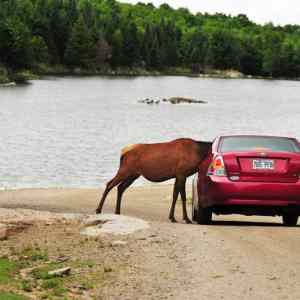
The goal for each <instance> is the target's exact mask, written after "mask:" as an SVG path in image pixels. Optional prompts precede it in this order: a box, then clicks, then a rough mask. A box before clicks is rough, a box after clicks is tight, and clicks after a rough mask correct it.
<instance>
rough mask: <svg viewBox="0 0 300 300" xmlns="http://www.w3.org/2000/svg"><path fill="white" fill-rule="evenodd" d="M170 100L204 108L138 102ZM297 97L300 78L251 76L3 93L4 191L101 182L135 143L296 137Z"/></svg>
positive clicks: (48, 83) (54, 83)
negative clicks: (123, 150) (196, 101)
mask: <svg viewBox="0 0 300 300" xmlns="http://www.w3.org/2000/svg"><path fill="white" fill-rule="evenodd" d="M172 96H183V97H192V98H196V99H200V100H205V101H207V102H208V104H201V105H198V104H180V105H172V104H165V103H164V104H159V105H146V104H140V103H138V102H137V101H138V100H140V99H143V98H147V97H148V98H162V97H172ZM299 98H300V82H296V81H271V80H246V79H244V80H228V79H227V80H226V79H200V78H186V77H137V78H126V77H84V78H81V77H75V78H72V77H64V78H47V79H44V80H39V81H33V82H32V83H31V84H30V85H23V86H17V87H12V88H1V89H0V107H1V108H0V188H2V189H5V188H24V187H99V186H103V185H104V183H105V182H106V181H107V180H108V179H110V178H111V177H112V176H113V175H114V173H115V171H116V170H117V168H118V164H119V154H120V149H121V148H122V147H123V146H125V145H127V144H132V143H141V142H160V141H168V140H172V139H175V138H178V137H191V138H195V139H198V140H212V139H213V138H214V137H215V136H217V135H220V134H232V133H258V134H262V133H264V134H274V135H289V136H296V137H300V99H299ZM144 183H145V181H139V182H138V184H144Z"/></svg>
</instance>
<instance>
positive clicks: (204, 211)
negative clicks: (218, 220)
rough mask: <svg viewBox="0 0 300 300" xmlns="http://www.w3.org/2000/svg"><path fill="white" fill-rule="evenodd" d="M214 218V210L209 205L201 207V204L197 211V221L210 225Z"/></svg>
mask: <svg viewBox="0 0 300 300" xmlns="http://www.w3.org/2000/svg"><path fill="white" fill-rule="evenodd" d="M211 220H212V210H211V208H209V207H205V208H204V207H201V206H200V205H199V207H198V211H197V222H198V224H202V225H208V224H210V223H211Z"/></svg>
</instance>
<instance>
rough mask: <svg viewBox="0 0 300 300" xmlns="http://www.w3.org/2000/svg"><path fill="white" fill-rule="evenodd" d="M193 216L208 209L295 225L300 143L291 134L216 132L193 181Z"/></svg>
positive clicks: (206, 214) (203, 219)
mask: <svg viewBox="0 0 300 300" xmlns="http://www.w3.org/2000/svg"><path fill="white" fill-rule="evenodd" d="M192 204H193V205H192V215H193V220H194V221H196V222H198V223H199V224H209V223H210V222H211V220H212V213H215V214H217V215H219V214H243V215H262V216H282V220H283V224H285V225H288V226H295V225H296V224H297V221H298V216H299V215H300V145H299V142H298V141H297V140H296V139H294V138H288V137H275V136H252V135H239V136H220V137H218V138H216V139H215V140H214V142H213V145H212V151H211V153H209V155H208V157H207V159H206V160H205V161H204V162H203V163H202V164H201V166H200V167H199V171H198V173H197V174H196V175H195V177H194V181H193V199H192Z"/></svg>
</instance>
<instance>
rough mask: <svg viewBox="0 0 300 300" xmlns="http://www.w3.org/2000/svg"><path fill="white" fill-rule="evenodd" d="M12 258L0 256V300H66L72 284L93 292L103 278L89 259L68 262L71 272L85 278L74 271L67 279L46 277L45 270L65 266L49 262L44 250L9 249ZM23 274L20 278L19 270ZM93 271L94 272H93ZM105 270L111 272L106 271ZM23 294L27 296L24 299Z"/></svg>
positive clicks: (64, 264) (103, 273)
mask: <svg viewBox="0 0 300 300" xmlns="http://www.w3.org/2000/svg"><path fill="white" fill-rule="evenodd" d="M11 253H13V256H12V257H13V258H12V259H10V258H7V257H2V258H1V257H0V300H29V299H28V298H29V295H37V297H38V299H47V300H67V299H69V300H70V299H75V298H74V297H76V296H75V295H72V296H71V298H70V294H69V292H71V293H72V290H71V289H70V288H69V287H73V286H74V284H76V286H78V289H79V292H80V290H85V291H87V290H90V291H91V290H93V289H94V288H95V287H97V286H99V284H102V282H103V281H104V279H105V269H104V267H103V266H98V265H97V264H96V262H95V261H93V260H76V261H68V263H67V264H68V266H70V267H71V268H72V269H73V270H76V269H84V270H85V272H86V273H85V276H82V275H80V273H77V272H74V273H71V274H70V275H68V276H63V277H58V276H55V275H49V271H53V270H56V269H60V268H63V267H65V266H66V263H65V262H59V261H57V262H52V261H49V256H48V251H46V250H42V249H40V248H39V247H38V246H31V247H28V248H25V249H23V250H22V251H18V250H16V249H15V248H11ZM25 269H26V270H28V271H25V272H22V273H23V274H25V277H24V275H23V276H20V272H21V270H25ZM95 269H96V270H95ZM106 271H107V272H108V271H112V269H107V268H106ZM22 294H23V295H22ZM26 295H28V296H27V297H26Z"/></svg>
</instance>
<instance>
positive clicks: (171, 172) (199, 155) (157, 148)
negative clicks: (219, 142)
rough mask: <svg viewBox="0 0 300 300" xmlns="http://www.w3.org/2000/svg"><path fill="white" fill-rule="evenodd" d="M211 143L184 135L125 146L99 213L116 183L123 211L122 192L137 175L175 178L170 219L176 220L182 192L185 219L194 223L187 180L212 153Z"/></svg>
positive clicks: (98, 209) (118, 211)
mask: <svg viewBox="0 0 300 300" xmlns="http://www.w3.org/2000/svg"><path fill="white" fill-rule="evenodd" d="M211 146H212V143H211V142H201V141H195V140H192V139H187V138H182V139H177V140H174V141H171V142H166V143H156V144H135V145H130V146H127V147H125V148H124V149H123V150H122V152H121V158H120V167H119V170H118V172H117V174H116V176H115V177H114V178H113V179H112V180H110V181H109V182H108V183H107V185H106V188H105V190H104V192H103V195H102V198H101V200H100V203H99V206H98V208H97V210H96V213H97V214H100V213H101V212H102V208H103V205H104V202H105V199H106V197H107V195H108V193H109V192H110V191H111V190H112V189H113V188H114V187H115V186H118V193H117V203H116V209H115V213H116V214H120V212H121V201H122V195H123V193H124V191H125V190H126V189H127V188H128V187H129V186H130V185H131V184H132V183H133V182H134V181H135V180H136V179H137V178H138V177H140V176H143V177H145V178H146V179H148V180H150V181H152V182H163V181H165V180H169V179H172V178H175V184H174V189H173V202H172V205H171V209H170V214H169V219H170V220H171V221H172V222H176V219H175V217H174V213H175V205H176V201H177V198H178V195H179V193H180V196H181V199H182V213H183V220H184V221H185V222H186V223H191V221H190V219H189V218H188V215H187V210H186V190H185V185H186V179H187V177H189V176H191V175H193V174H194V173H196V172H197V170H198V167H199V165H200V163H201V162H202V161H203V160H204V159H205V158H206V157H207V155H208V154H209V152H210V150H211Z"/></svg>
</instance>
